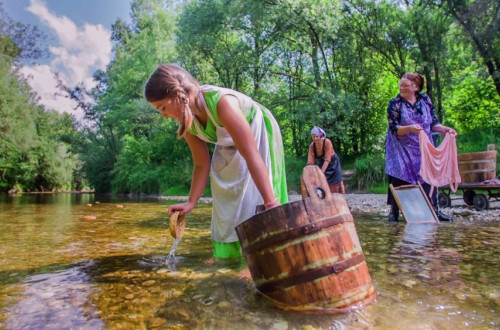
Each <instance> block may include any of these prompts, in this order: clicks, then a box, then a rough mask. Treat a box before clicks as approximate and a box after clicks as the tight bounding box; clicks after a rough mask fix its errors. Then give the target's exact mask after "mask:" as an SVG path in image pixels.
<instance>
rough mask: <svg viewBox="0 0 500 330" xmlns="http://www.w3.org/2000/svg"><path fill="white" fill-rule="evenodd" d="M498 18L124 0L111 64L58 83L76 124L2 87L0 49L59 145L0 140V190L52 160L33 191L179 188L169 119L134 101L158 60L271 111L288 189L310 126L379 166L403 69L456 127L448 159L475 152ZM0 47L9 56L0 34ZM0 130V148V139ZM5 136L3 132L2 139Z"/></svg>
mask: <svg viewBox="0 0 500 330" xmlns="http://www.w3.org/2000/svg"><path fill="white" fill-rule="evenodd" d="M499 10H500V3H499V2H498V1H494V0H471V1H463V0H419V1H396V2H394V1H365V0H342V1H335V0H334V1H332V0H316V1H303V0H264V1H243V0H203V1H201V0H200V1H180V2H179V1H160V0H134V1H133V2H132V4H131V11H130V14H131V22H130V23H127V22H125V21H123V20H120V19H118V20H117V21H116V22H115V23H114V25H113V27H112V39H113V42H114V58H113V60H112V62H111V63H110V64H109V65H108V67H107V68H106V70H104V71H98V72H96V73H95V75H94V78H95V80H96V81H97V82H98V84H97V87H96V88H95V89H94V90H91V91H88V90H84V89H82V88H74V89H71V93H72V96H73V97H74V98H75V100H77V101H79V104H80V106H81V107H82V108H83V109H84V110H85V117H86V120H87V122H88V123H89V125H87V126H86V127H85V128H83V127H82V128H78V129H77V127H76V126H75V123H72V125H73V126H71V120H70V119H69V118H65V117H64V116H62V117H61V116H55V115H54V114H52V115H51V116H52V117H50V116H48V113H49V112H47V111H46V110H45V109H43V108H42V109H41V108H40V106H38V105H36V102H35V100H34V99H33V98H30V97H28V96H29V95H31V94H30V93H31V92H30V91H29V89H28V88H27V87H26V86H25V84H23V83H22V80H19V79H18V80H16V79H15V77H16V74H15V70H13V61H15V58H16V56H20V55H19V54H18V55H15V54H14V55H12V54H11V55H9V56H7V55H2V56H3V57H2V61H4V57H5V58H6V59H5V61H6V62H5V70H6V71H5V72H6V73H9V74H10V75H11V77H12V79H14V80H16V84H23V86H25V87H24V89H25V90H26V91H25V94H23V95H25V97H24V99H23V98H19V97H15V98H16V99H18V101H16V102H22V104H30V107H31V108H32V109H33V110H32V112H33V113H36V114H37V115H33V114H31V113H30V115H28V116H25V117H29V118H31V119H30V120H33V121H37V122H38V121H39V119H37V118H38V117H37V116H42V117H43V116H47V118H49V117H50V118H53V119H52V120H55V121H57V122H58V123H59V124H50V123H49V124H48V126H50V129H49V128H47V126H44V127H45V128H44V129H43V134H49V132H51V133H50V134H53V135H52V136H51V138H50V139H49V140H50V141H49V140H47V141H45V140H44V141H45V142H43V143H52V144H57V145H59V146H65V149H64V150H63V149H61V154H59V153H58V152H56V150H58V148H56V147H54V146H51V147H50V148H48V149H50V152H51V153H45V152H46V151H44V150H40V149H33V148H27V146H26V143H24V144H22V143H20V144H16V145H15V146H14V147H12V150H13V151H12V152H14V151H15V154H16V155H15V157H17V158H14V156H11V155H10V154H7V153H5V155H4V151H3V150H4V149H3V145H2V151H1V152H2V155H1V156H0V157H2V158H0V161H1V162H4V160H5V162H6V163H5V165H4V164H3V163H1V164H0V166H2V167H1V170H2V171H3V172H4V173H12V175H9V176H4V177H5V178H6V177H9V181H8V182H7V181H5V182H4V181H1V182H2V183H1V184H2V186H1V187H2V188H3V187H5V188H8V187H11V186H12V185H13V184H18V185H21V186H22V187H34V188H36V186H37V184H35V183H34V182H35V181H36V180H35V181H33V180H34V178H35V177H36V176H31V177H30V178H31V179H32V180H31V181H29V180H28V181H22V183H20V181H18V180H19V179H20V175H17V176H16V175H14V171H15V170H17V171H19V173H24V172H23V171H24V170H21V168H20V166H17V167H16V166H13V168H12V165H13V164H21V163H22V164H34V163H33V162H31V159H35V158H36V159H37V161H36V162H35V163H38V167H36V168H37V171H39V170H40V162H42V163H43V164H45V166H48V164H47V163H50V164H52V163H56V161H55V160H54V159H65V160H66V161H69V160H70V159H71V161H72V162H73V163H71V164H67V165H66V166H65V168H66V169H67V170H69V169H71V173H72V174H71V176H67V177H66V179H64V180H62V181H61V182H59V183H57V184H55V185H54V184H53V185H52V186H50V185H48V184H46V185H45V186H43V187H44V188H49V187H55V188H58V187H62V186H64V184H62V182H69V183H65V184H66V185H67V184H69V186H70V187H72V188H75V187H77V186H78V182H80V186H82V185H88V186H89V187H92V188H94V189H95V190H96V191H100V192H121V193H165V194H172V193H179V192H184V193H185V192H186V191H187V189H188V184H189V182H190V175H191V166H192V165H191V159H190V154H189V150H188V148H187V146H186V144H185V143H184V142H183V141H179V140H177V139H176V135H175V131H176V124H175V123H174V122H172V121H169V120H163V119H162V118H161V117H160V116H159V114H157V113H156V112H155V110H154V109H153V108H152V107H151V106H150V105H148V104H147V102H145V100H144V97H143V94H142V93H143V86H144V83H145V81H146V80H147V78H148V75H149V74H150V73H151V72H152V71H153V70H154V69H155V67H156V66H157V65H158V64H159V63H162V62H173V63H178V64H179V65H181V66H183V67H185V68H186V69H187V70H188V71H190V72H191V73H192V74H193V75H194V76H195V77H196V78H197V79H198V80H199V81H200V82H201V83H207V84H215V85H220V86H225V87H229V88H233V89H236V90H239V91H241V92H243V93H246V94H249V95H251V96H252V97H253V98H255V99H256V100H258V101H259V102H260V103H262V104H264V105H265V106H266V107H268V108H269V109H271V111H272V112H273V113H274V114H275V116H276V118H277V119H278V122H279V123H280V126H281V129H282V134H283V140H284V144H285V152H286V157H287V162H286V166H287V174H288V176H289V177H288V180H289V187H290V189H292V190H297V188H298V186H299V184H300V178H299V177H300V174H301V170H302V167H303V166H304V164H305V157H306V153H307V146H308V144H309V143H310V140H311V139H310V128H311V127H312V126H313V125H320V126H322V127H323V128H324V129H325V130H326V131H327V134H328V136H329V138H331V140H332V142H333V144H334V146H335V149H336V151H337V152H338V153H339V155H340V157H341V160H342V162H343V163H349V162H350V163H353V162H354V161H355V160H359V159H363V158H368V159H376V160H377V161H376V163H377V162H378V164H379V165H380V163H381V162H383V145H384V137H385V131H386V126H387V120H386V107H387V102H388V101H389V100H390V99H391V98H392V97H394V96H395V95H396V94H397V82H398V80H399V77H400V76H401V75H402V74H403V73H404V72H406V71H418V72H420V73H422V74H423V75H424V76H425V78H426V92H427V93H428V94H429V95H430V96H431V97H432V99H433V102H434V103H435V106H436V109H437V114H438V116H439V118H440V119H441V120H442V121H443V122H444V123H445V124H446V125H449V126H452V127H454V128H455V129H456V130H457V131H458V133H459V140H458V141H459V142H458V146H459V151H460V152H468V151H479V150H485V148H486V145H487V144H489V143H497V144H498V142H499V138H498V137H499V136H500V134H499V133H500V67H499V64H500V33H499V32H500V18H499V15H498V13H499ZM3 40H8V41H9V42H10V43H13V44H15V45H18V47H20V48H22V43H16V42H15V40H14V39H13V38H12V34H9V33H8V31H5V30H4V29H2V42H4V41H3ZM4 48H5V47H4V46H2V54H3V53H4ZM7 57H8V59H7ZM2 63H3V62H2ZM2 65H3V64H2ZM14 67H15V65H14ZM1 79H3V78H1ZM3 85H4V83H3V82H2V86H3ZM0 88H3V87H0ZM14 89H16V90H17V92H14ZM19 90H22V89H18V88H11V89H6V90H5V94H3V93H4V90H3V89H1V91H0V93H2V94H1V95H17V94H13V93H19ZM84 96H85V97H84ZM87 96H91V99H92V100H93V102H92V103H88V102H86V101H85V100H86V97H87ZM9 97H12V96H9ZM2 99H3V97H2ZM2 102H3V101H2ZM12 102H14V101H12ZM1 106H2V108H0V111H1V112H2V116H3V114H4V113H5V114H6V115H7V117H6V118H10V119H11V120H9V122H11V121H12V122H17V121H18V120H20V119H17V118H18V117H16V116H19V115H20V113H19V112H16V111H11V112H9V111H10V110H5V106H4V105H3V104H2V105H1ZM13 106H14V104H12V105H10V106H9V108H10V109H11V110H12V109H13ZM35 109H38V110H36V111H35ZM26 111H27V110H26ZM56 119H57V120H56ZM40 121H41V122H42V123H48V119H45V120H41V119H40ZM19 123H21V121H19ZM63 123H65V124H63ZM0 125H3V123H1V124H0ZM20 125H24V124H20ZM32 125H33V127H34V128H33V129H34V131H33V132H37V134H34V136H35V135H36V136H37V137H36V138H38V139H40V138H41V136H40V132H39V131H36V129H37V127H38V126H37V125H36V124H32ZM54 127H60V129H59V130H57V129H55V128H54ZM72 127H73V128H72ZM53 128H54V130H53ZM1 129H2V131H1V132H0V134H2V142H0V143H4V142H3V141H4V139H3V136H4V134H5V132H7V131H5V130H4V128H3V127H2V128H1ZM9 129H10V128H9ZM13 130H15V129H10V130H9V131H8V133H7V134H6V136H11V137H12V138H11V139H13V137H14V136H15V133H14V132H13ZM24 138H26V136H24ZM43 143H42V144H43ZM23 148H24V149H23ZM9 150H10V149H9ZM23 152H24V153H25V154H23ZM47 152H48V151H47ZM23 155H24V157H27V158H25V159H24V160H22V159H21V158H22V157H23ZM37 155H38V156H37ZM64 155H66V156H64ZM43 157H45V158H43ZM57 157H59V158H57ZM14 159H15V160H14ZM49 159H50V162H49ZM9 166H10V167H9ZM23 166H24V165H23ZM49 167H50V166H49ZM370 167H371V168H376V169H377V171H381V170H382V171H383V166H370ZM42 168H43V167H42ZM54 168H59V167H58V166H56V165H54ZM9 171H10V172H9ZM31 171H33V168H32V169H31ZM26 173H31V172H26ZM60 174H61V175H62V173H60ZM21 176H22V175H21ZM4 177H2V180H4ZM43 177H45V176H43ZM47 177H51V176H48V175H47ZM70 177H71V178H72V179H69V181H66V180H67V179H68V178H70ZM72 180H73V181H72Z"/></svg>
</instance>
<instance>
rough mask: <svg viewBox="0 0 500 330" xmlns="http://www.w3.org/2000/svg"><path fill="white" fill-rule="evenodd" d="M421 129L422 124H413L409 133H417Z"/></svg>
mask: <svg viewBox="0 0 500 330" xmlns="http://www.w3.org/2000/svg"><path fill="white" fill-rule="evenodd" d="M422 129H423V128H422V126H420V125H417V124H414V125H411V126H410V133H413V134H416V135H418V134H420V131H421V130H422Z"/></svg>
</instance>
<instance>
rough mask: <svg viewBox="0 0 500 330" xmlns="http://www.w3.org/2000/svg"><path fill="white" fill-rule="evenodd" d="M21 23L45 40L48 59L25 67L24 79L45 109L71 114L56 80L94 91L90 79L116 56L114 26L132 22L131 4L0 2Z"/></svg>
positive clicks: (126, 0) (105, 0) (117, 0)
mask: <svg viewBox="0 0 500 330" xmlns="http://www.w3.org/2000/svg"><path fill="white" fill-rule="evenodd" d="M0 2H1V3H2V4H3V9H4V11H5V12H6V13H7V15H8V16H9V17H10V18H12V19H13V20H15V21H17V22H21V23H24V24H31V25H36V26H38V27H39V28H40V29H41V30H42V31H43V32H44V33H45V34H46V35H47V41H46V44H47V46H48V49H49V52H50V57H49V58H48V59H45V60H43V61H41V62H40V63H38V64H36V65H31V66H25V67H23V68H22V73H23V74H24V75H25V76H27V77H28V81H29V83H30V85H31V86H32V88H33V89H34V90H35V91H36V92H37V93H38V95H39V96H40V102H41V103H42V104H44V105H45V106H46V108H47V109H52V110H57V111H58V112H69V113H72V114H74V115H75V116H76V117H77V118H78V119H79V118H81V115H82V114H81V112H75V111H74V110H73V108H74V107H75V103H74V102H73V101H72V100H70V99H68V98H67V97H66V96H65V95H64V93H62V92H61V91H60V90H58V88H57V83H56V80H55V78H54V76H55V75H56V74H57V75H58V76H59V78H60V79H62V80H63V81H64V82H65V83H66V84H67V85H68V86H70V87H74V86H76V85H78V84H80V83H83V84H84V85H85V86H86V87H88V88H91V87H93V86H94V82H93V81H92V74H93V73H94V72H95V71H96V70H98V69H105V68H106V65H107V64H108V63H109V61H110V59H111V56H112V44H111V39H110V38H111V25H112V24H113V23H114V22H115V21H116V20H117V19H118V18H122V19H124V20H125V21H130V15H129V12H130V3H131V0H3V1H2V0H0Z"/></svg>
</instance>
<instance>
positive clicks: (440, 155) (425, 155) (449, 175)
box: [418, 130, 462, 195]
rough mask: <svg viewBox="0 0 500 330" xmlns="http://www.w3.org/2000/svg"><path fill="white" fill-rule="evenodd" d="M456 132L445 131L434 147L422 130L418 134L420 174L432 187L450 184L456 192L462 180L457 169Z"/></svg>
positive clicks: (432, 189)
mask: <svg viewBox="0 0 500 330" xmlns="http://www.w3.org/2000/svg"><path fill="white" fill-rule="evenodd" d="M455 136H456V134H451V133H446V135H445V136H444V139H443V142H441V144H440V145H439V147H437V148H436V147H434V146H433V145H432V143H431V141H429V138H428V137H427V134H425V132H424V131H423V130H421V131H420V134H419V136H418V140H419V144H420V154H421V155H422V158H421V164H420V172H419V174H420V176H421V177H422V179H424V181H425V182H427V183H428V184H430V185H431V186H432V188H431V192H430V195H432V192H433V191H434V187H441V186H446V185H450V189H451V190H452V191H453V192H456V191H457V189H458V184H459V183H460V182H462V178H460V172H459V171H458V153H457V141H456V139H455Z"/></svg>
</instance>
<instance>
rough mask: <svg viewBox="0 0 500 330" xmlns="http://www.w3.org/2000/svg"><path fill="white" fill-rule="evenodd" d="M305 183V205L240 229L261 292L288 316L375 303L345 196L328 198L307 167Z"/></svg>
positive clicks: (276, 210) (262, 217)
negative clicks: (285, 311) (285, 310)
mask: <svg viewBox="0 0 500 330" xmlns="http://www.w3.org/2000/svg"><path fill="white" fill-rule="evenodd" d="M302 179H303V181H302V183H303V186H302V187H303V190H302V191H303V199H302V200H300V201H295V202H292V203H288V204H285V205H281V206H279V207H276V208H274V209H271V210H269V211H266V212H263V213H260V214H257V215H255V216H253V217H252V218H250V219H248V220H246V221H245V222H243V223H241V224H240V225H238V226H237V227H236V232H237V234H238V237H239V239H240V242H241V246H242V250H243V254H244V255H245V258H246V261H247V264H248V267H249V269H250V272H251V273H252V278H253V280H254V282H255V285H256V287H257V289H258V290H259V291H260V292H261V293H263V294H264V295H265V296H266V297H268V298H270V299H271V300H272V301H273V302H274V303H275V304H276V305H277V306H278V307H281V308H283V309H287V310H296V311H304V312H317V313H321V312H330V313H336V312H347V311H349V310H352V309H354V308H358V307H361V306H363V305H365V304H369V303H371V302H372V301H373V300H374V299H375V298H376V292H375V290H374V288H373V284H372V280H371V277H370V274H369V272H368V266H367V264H366V262H365V258H364V255H363V251H362V249H361V245H360V243H359V239H358V236H357V233H356V228H355V226H354V221H353V218H352V215H351V213H350V211H349V208H348V206H347V202H346V200H345V196H344V195H343V194H331V193H330V191H329V188H328V183H327V182H326V179H325V176H324V175H323V173H322V172H321V170H320V169H319V168H318V167H317V166H306V167H305V168H304V172H303V175H302ZM304 192H305V194H304Z"/></svg>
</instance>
